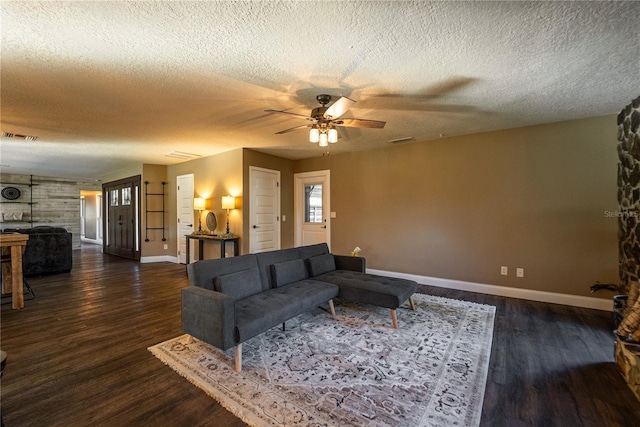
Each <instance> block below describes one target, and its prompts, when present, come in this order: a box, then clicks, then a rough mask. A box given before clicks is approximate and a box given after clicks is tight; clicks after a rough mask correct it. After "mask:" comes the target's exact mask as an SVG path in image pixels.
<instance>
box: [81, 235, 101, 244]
mask: <svg viewBox="0 0 640 427" xmlns="http://www.w3.org/2000/svg"><path fill="white" fill-rule="evenodd" d="M80 241H81V242H82V243H92V244H94V245H101V244H102V240H97V239H88V238H86V237H81V238H80Z"/></svg>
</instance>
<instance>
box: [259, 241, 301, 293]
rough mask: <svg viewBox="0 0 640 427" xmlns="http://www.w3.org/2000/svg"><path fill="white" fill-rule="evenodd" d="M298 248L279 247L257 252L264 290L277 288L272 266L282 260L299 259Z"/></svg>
mask: <svg viewBox="0 0 640 427" xmlns="http://www.w3.org/2000/svg"><path fill="white" fill-rule="evenodd" d="M299 258H300V257H299V256H298V249H297V248H288V249H278V250H275V251H268V252H260V253H258V254H256V259H257V261H258V270H259V271H260V280H262V290H267V289H271V288H275V286H276V285H275V284H274V283H273V276H272V274H271V266H272V265H273V264H278V263H281V262H286V261H292V260H294V259H299Z"/></svg>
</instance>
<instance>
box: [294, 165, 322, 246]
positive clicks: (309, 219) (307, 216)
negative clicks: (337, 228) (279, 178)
mask: <svg viewBox="0 0 640 427" xmlns="http://www.w3.org/2000/svg"><path fill="white" fill-rule="evenodd" d="M330 195H331V191H330V186H329V171H328V170H324V171H315V172H305V173H297V174H295V175H294V204H295V210H296V217H295V239H296V246H306V245H314V244H316V243H323V242H326V243H327V245H329V247H331V221H330V218H329V212H330V206H329V201H330Z"/></svg>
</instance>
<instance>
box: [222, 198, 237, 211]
mask: <svg viewBox="0 0 640 427" xmlns="http://www.w3.org/2000/svg"><path fill="white" fill-rule="evenodd" d="M235 208H236V198H235V197H233V196H222V209H235Z"/></svg>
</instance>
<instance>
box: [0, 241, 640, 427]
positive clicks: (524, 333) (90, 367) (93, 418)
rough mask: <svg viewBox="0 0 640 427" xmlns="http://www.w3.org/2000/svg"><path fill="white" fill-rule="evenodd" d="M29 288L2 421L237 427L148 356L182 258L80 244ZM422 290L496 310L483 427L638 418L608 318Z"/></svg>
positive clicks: (15, 333) (169, 324) (13, 331)
mask: <svg viewBox="0 0 640 427" xmlns="http://www.w3.org/2000/svg"><path fill="white" fill-rule="evenodd" d="M29 283H30V284H31V286H32V287H33V289H34V290H35V292H36V294H37V298H36V299H35V300H33V301H27V302H26V303H25V308H24V309H22V310H12V309H11V305H10V304H4V305H2V308H1V321H2V324H1V332H2V335H1V341H0V346H1V348H2V349H3V350H4V351H6V352H7V353H8V364H7V368H6V369H5V373H4V376H3V378H2V383H1V384H2V396H1V401H0V408H1V410H2V417H3V420H4V422H5V425H6V426H7V427H13V426H67V427H68V426H94V425H102V426H159V425H162V426H216V427H231V426H244V425H245V424H244V423H243V422H242V421H240V420H239V419H238V418H236V417H234V416H233V415H231V414H230V413H229V412H227V411H226V410H225V409H224V408H222V407H221V406H220V405H218V404H217V403H216V402H215V401H214V400H213V399H212V398H210V397H208V396H207V395H206V394H205V393H204V392H202V391H200V390H199V389H198V388H196V387H195V386H193V385H191V384H190V383H189V382H188V381H187V380H185V379H183V378H182V377H180V376H179V375H178V374H176V373H174V372H173V370H171V369H170V368H168V367H167V366H165V365H163V364H162V363H161V362H159V361H158V360H157V359H156V358H155V357H153V356H152V355H151V353H149V352H148V351H147V347H149V346H151V345H153V344H156V343H159V342H161V341H164V340H167V339H169V338H173V337H175V336H177V335H179V334H181V333H182V332H181V328H180V289H181V288H183V287H186V286H187V278H186V273H185V267H184V265H178V264H171V263H156V264H139V263H137V262H134V261H129V260H125V259H121V258H117V257H113V256H110V255H105V254H102V253H101V252H100V247H99V246H91V245H89V246H85V248H84V249H82V250H78V251H74V267H73V270H72V271H71V273H68V274H59V275H52V276H45V277H38V278H31V279H30V280H29ZM421 292H424V293H429V294H433V295H438V296H443V297H448V298H456V299H463V300H468V301H474V302H478V303H482V304H491V305H495V306H496V307H497V314H496V322H495V329H494V337H493V347H492V351H491V362H490V371H489V376H488V381H487V389H486V394H485V401H484V407H483V416H482V422H481V424H482V425H483V426H492V427H493V426H509V427H511V426H525V425H527V426H529V425H535V426H599V427H600V426H638V425H640V402H639V401H638V400H637V399H636V398H635V396H634V395H633V393H631V391H630V390H629V388H628V387H627V385H626V384H625V383H624V381H623V379H622V377H621V376H620V374H619V373H618V371H617V369H616V367H615V366H614V364H613V347H612V346H613V336H612V334H611V329H612V315H611V313H608V312H602V311H596V310H588V309H580V308H573V307H567V306H560V305H553V304H543V303H536V302H531V301H524V300H517V299H511V298H503V297H495V296H490V295H484V294H475V293H469V292H463V291H456V290H448V289H442V288H435V287H428V286H421ZM6 301H7V300H6V299H3V302H6ZM398 318H399V321H400V322H401V319H402V313H401V311H399V313H398ZM230 363H231V361H230Z"/></svg>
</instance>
